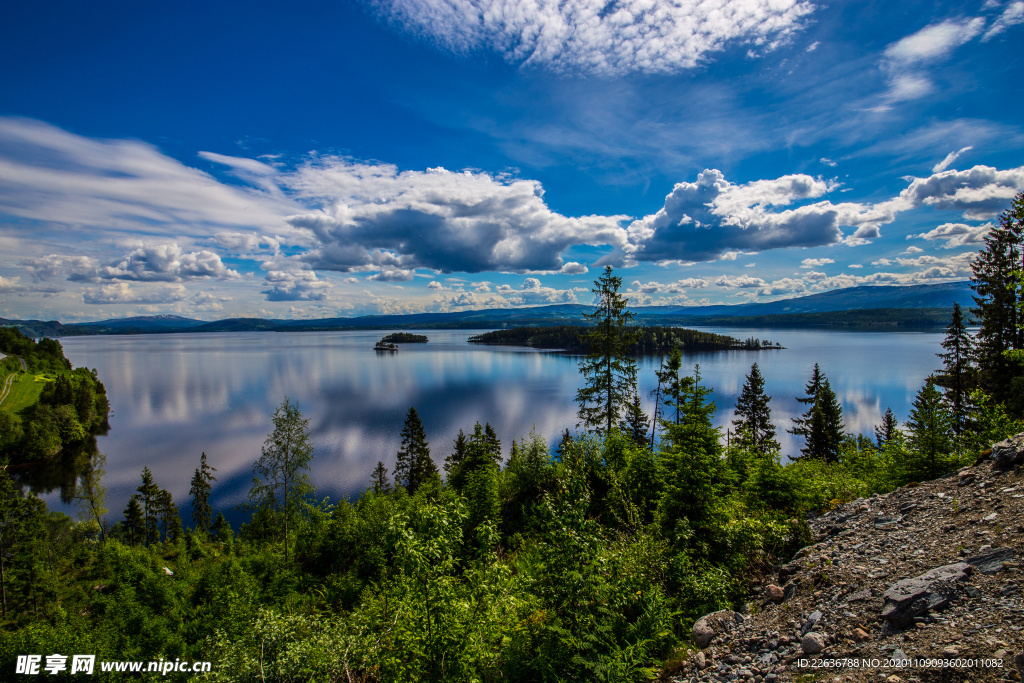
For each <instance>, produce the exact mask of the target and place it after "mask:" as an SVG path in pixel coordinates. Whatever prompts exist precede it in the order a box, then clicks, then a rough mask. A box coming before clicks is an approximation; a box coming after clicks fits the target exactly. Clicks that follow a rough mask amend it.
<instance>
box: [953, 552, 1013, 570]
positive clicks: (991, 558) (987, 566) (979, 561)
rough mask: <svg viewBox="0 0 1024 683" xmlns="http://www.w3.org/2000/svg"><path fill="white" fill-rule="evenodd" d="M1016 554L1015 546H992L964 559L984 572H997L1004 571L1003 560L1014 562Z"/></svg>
mask: <svg viewBox="0 0 1024 683" xmlns="http://www.w3.org/2000/svg"><path fill="white" fill-rule="evenodd" d="M1014 556H1015V553H1014V551H1013V548H992V549H990V550H987V551H986V552H983V553H978V554H977V555H972V556H971V557H968V558H967V559H966V560H964V561H965V562H966V563H967V564H969V565H971V566H972V567H974V568H975V569H977V570H978V571H979V572H981V573H982V574H995V573H996V572H1001V571H1003V562H1012V561H1013V559H1014Z"/></svg>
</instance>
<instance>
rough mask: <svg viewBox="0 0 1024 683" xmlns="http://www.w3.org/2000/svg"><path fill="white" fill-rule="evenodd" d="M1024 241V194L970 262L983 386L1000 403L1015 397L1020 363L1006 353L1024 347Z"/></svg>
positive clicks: (987, 237) (979, 364)
mask: <svg viewBox="0 0 1024 683" xmlns="http://www.w3.org/2000/svg"><path fill="white" fill-rule="evenodd" d="M1022 240H1024V192H1022V193H1020V194H1018V195H1017V196H1016V197H1014V199H1013V203H1012V205H1011V207H1010V208H1009V209H1008V210H1007V211H1005V212H1004V213H1003V214H1002V215H1001V216H1000V217H999V225H998V226H996V227H994V228H993V229H992V231H991V232H989V234H988V235H987V236H986V237H985V248H984V249H982V250H981V251H980V252H979V253H978V256H977V258H975V259H974V262H973V263H971V270H972V272H973V275H974V276H973V277H972V278H971V287H972V288H973V289H974V291H975V296H974V303H975V304H976V307H975V308H974V309H973V310H972V313H973V314H974V317H975V318H976V319H977V320H978V321H979V322H980V325H981V327H980V329H979V330H978V336H977V339H978V346H977V354H978V356H977V357H978V368H979V374H980V378H979V379H980V381H981V385H982V388H983V389H984V390H985V391H987V392H988V393H990V394H991V395H992V396H993V398H995V400H996V401H997V402H999V403H1005V402H1006V401H1007V400H1008V399H1011V398H1013V396H1012V395H1011V394H1012V392H1013V387H1014V382H1015V380H1016V379H1017V378H1019V377H1020V376H1021V367H1020V365H1019V364H1017V363H1014V362H1012V361H1011V360H1010V359H1009V358H1008V357H1007V354H1006V352H1007V351H1013V350H1020V349H1024V331H1022V330H1021V328H1020V322H1021V321H1020V306H1021V291H1020V288H1019V287H1017V284H1018V279H1017V277H1016V273H1018V272H1020V271H1021V270H1022V269H1024V268H1022V263H1021V254H1022V248H1021V247H1022Z"/></svg>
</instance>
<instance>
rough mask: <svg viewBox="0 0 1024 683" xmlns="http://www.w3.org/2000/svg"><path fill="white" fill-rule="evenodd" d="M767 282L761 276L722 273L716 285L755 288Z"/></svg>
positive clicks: (731, 287)
mask: <svg viewBox="0 0 1024 683" xmlns="http://www.w3.org/2000/svg"><path fill="white" fill-rule="evenodd" d="M766 284H767V283H766V282H765V281H764V280H762V279H761V278H759V277H751V276H749V275H738V276H732V275H722V276H720V277H719V278H717V279H716V280H715V285H716V286H718V287H726V288H728V289H753V288H756V287H764V286H765V285H766Z"/></svg>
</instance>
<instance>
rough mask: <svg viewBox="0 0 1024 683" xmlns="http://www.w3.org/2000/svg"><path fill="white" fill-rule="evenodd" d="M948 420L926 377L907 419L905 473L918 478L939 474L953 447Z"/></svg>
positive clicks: (931, 477)
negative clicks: (908, 449) (908, 448)
mask: <svg viewBox="0 0 1024 683" xmlns="http://www.w3.org/2000/svg"><path fill="white" fill-rule="evenodd" d="M952 433H953V428H952V419H951V417H950V414H949V411H948V410H947V408H946V405H945V402H944V401H943V400H942V394H940V393H939V391H938V390H937V389H936V388H935V379H934V378H933V377H929V378H928V379H927V380H926V381H925V385H924V387H922V388H921V390H920V391H919V392H917V397H916V398H915V399H914V405H913V408H911V410H910V419H909V420H907V442H908V445H909V447H910V462H908V463H907V465H908V467H907V469H908V472H907V474H908V475H909V476H910V477H911V478H913V479H917V480H918V481H920V480H922V479H934V478H935V477H937V476H939V475H940V474H942V471H943V470H944V468H945V462H946V460H947V458H948V457H949V455H950V453H951V452H952V450H953V442H952Z"/></svg>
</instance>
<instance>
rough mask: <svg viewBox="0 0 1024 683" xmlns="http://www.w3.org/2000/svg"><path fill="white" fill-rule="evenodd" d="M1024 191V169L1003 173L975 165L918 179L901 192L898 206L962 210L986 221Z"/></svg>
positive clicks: (969, 216) (967, 216)
mask: <svg viewBox="0 0 1024 683" xmlns="http://www.w3.org/2000/svg"><path fill="white" fill-rule="evenodd" d="M1021 190H1024V166H1019V167H1017V168H1012V169H1008V170H1005V171H1000V170H998V169H995V168H992V167H991V166H975V167H973V168H970V169H967V170H964V171H956V170H951V171H942V172H940V173H935V174H933V175H931V176H929V177H928V178H914V179H913V180H912V181H911V183H910V185H909V186H908V187H907V189H905V190H903V191H902V192H900V195H899V198H898V199H897V200H896V203H900V202H902V203H904V204H905V206H902V207H899V208H900V209H902V210H905V209H909V208H916V207H918V206H922V205H924V206H932V207H935V208H939V209H953V210H956V211H962V212H963V215H964V218H967V219H969V220H984V219H988V218H992V217H993V216H996V215H998V214H999V212H1000V211H1002V210H1003V209H1005V208H1006V206H1007V205H1008V204H1009V201H1010V200H1011V199H1013V197H1014V195H1016V194H1017V193H1018V192H1020V191H1021Z"/></svg>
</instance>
